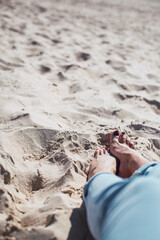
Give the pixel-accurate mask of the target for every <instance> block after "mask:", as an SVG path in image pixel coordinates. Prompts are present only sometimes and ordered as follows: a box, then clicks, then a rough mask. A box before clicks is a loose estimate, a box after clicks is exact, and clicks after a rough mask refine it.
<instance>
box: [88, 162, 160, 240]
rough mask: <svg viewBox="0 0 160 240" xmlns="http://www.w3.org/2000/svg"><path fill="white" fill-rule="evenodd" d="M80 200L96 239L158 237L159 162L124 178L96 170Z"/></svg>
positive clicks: (147, 239) (158, 239)
mask: <svg viewBox="0 0 160 240" xmlns="http://www.w3.org/2000/svg"><path fill="white" fill-rule="evenodd" d="M84 200H85V204H86V210H87V220H88V225H89V228H90V231H91V233H92V235H93V237H94V238H95V239H96V240H160V163H153V162H152V163H148V164H145V165H144V166H142V167H141V168H139V169H138V170H137V171H136V172H135V173H134V175H133V176H132V177H130V178H127V179H122V178H120V177H118V176H115V175H113V174H111V173H106V172H101V173H98V174H96V175H94V176H93V177H92V178H91V179H90V180H89V181H88V182H87V183H86V185H85V187H84Z"/></svg>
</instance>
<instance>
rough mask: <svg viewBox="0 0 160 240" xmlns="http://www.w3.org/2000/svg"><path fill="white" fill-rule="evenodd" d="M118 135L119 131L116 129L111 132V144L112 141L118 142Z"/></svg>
mask: <svg viewBox="0 0 160 240" xmlns="http://www.w3.org/2000/svg"><path fill="white" fill-rule="evenodd" d="M119 135H120V133H119V131H118V130H116V131H114V132H113V133H112V134H111V138H110V143H111V144H112V143H118V139H119Z"/></svg>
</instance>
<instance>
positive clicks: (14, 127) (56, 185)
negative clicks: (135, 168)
mask: <svg viewBox="0 0 160 240" xmlns="http://www.w3.org/2000/svg"><path fill="white" fill-rule="evenodd" d="M159 16H160V1H159V0H157V1H156V0H154V1H153V0H152V1H150V0H134V1H133V0H130V1H129V0H125V1H124V0H123V1H122V0H115V1H113V0H105V1H100V0H86V1H85V0H84V1H78V0H70V1H69V0H59V1H58V0H57V1H56V0H43V1H42V0H26V1H24V0H0V19H1V21H0V25H1V28H0V239H1V240H2V239H5V240H10V239H11V240H15V239H16V240H21V239H27V240H30V239H33V240H51V239H52V240H54V239H58V240H91V239H92V237H91V235H90V233H89V231H88V228H87V224H86V216H85V208H84V205H83V198H82V191H83V186H84V184H85V181H86V174H87V171H88V166H89V162H90V158H91V156H92V155H93V151H94V150H95V149H96V148H97V147H101V146H102V145H103V144H108V138H107V137H106V138H105V134H108V133H110V132H111V131H112V130H114V129H116V128H118V129H120V130H124V131H126V132H127V133H128V135H129V136H130V137H131V139H132V140H133V142H134V143H135V145H136V147H137V149H138V150H139V151H140V152H141V153H142V154H143V155H144V156H145V157H147V158H148V159H149V160H150V161H152V160H154V161H159V159H160V158H159V156H160V17H159ZM107 136H108V135H107ZM101 139H102V141H101Z"/></svg>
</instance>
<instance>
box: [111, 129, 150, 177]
mask: <svg viewBox="0 0 160 240" xmlns="http://www.w3.org/2000/svg"><path fill="white" fill-rule="evenodd" d="M110 151H111V153H112V154H113V155H114V156H115V157H117V158H118V159H119V160H120V167H119V174H118V176H120V177H122V178H128V177H130V176H131V175H132V174H133V173H134V172H135V171H136V170H137V169H138V168H140V167H141V166H143V165H144V164H146V163H148V160H147V159H145V158H144V157H143V156H142V155H141V154H139V153H138V152H137V151H136V150H135V146H134V144H133V143H132V142H131V141H130V140H129V139H128V138H127V136H126V134H125V133H124V132H122V133H119V131H114V132H113V133H112V134H111V138H110Z"/></svg>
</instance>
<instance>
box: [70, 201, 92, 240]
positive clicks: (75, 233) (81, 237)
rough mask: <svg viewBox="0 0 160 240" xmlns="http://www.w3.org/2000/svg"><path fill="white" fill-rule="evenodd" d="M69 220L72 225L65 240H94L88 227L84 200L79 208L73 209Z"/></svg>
mask: <svg viewBox="0 0 160 240" xmlns="http://www.w3.org/2000/svg"><path fill="white" fill-rule="evenodd" d="M70 221H71V224H72V226H71V229H70V232H69V235H68V238H67V240H75V239H76V240H94V238H93V237H92V235H91V233H90V231H89V228H88V224H87V217H86V209H85V204H84V202H83V203H82V205H81V207H80V208H75V209H73V212H72V215H71V217H70Z"/></svg>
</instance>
